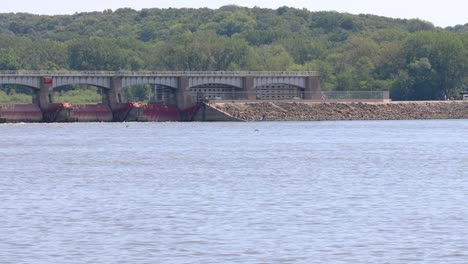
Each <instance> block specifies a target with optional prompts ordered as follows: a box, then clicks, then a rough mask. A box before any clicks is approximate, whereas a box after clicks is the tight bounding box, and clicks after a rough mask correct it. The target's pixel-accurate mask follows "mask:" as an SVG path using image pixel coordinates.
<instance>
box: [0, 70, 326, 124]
mask: <svg viewBox="0 0 468 264" xmlns="http://www.w3.org/2000/svg"><path fill="white" fill-rule="evenodd" d="M5 85H16V86H22V87H28V88H30V89H31V90H32V91H33V92H32V94H33V96H32V102H31V104H22V105H19V104H2V105H0V122H74V121H75V122H96V121H97V122H110V121H117V122H122V121H186V120H197V119H196V117H197V112H199V110H200V108H202V106H203V103H204V102H206V101H210V100H229V101H257V100H317V99H321V93H320V91H321V90H320V73H319V72H226V71H225V72H171V71H166V72H162V71H161V72H157V71H152V72H143V71H139V72H120V71H119V72H113V71H70V72H68V71H67V72H62V71H2V72H0V86H5ZM70 85H89V86H95V87H97V88H100V89H101V90H102V102H100V103H98V104H89V105H73V104H70V103H66V102H61V103H58V102H56V101H55V96H54V90H55V89H58V88H60V87H65V86H70ZM136 85H152V87H153V89H154V98H152V100H151V101H150V103H148V104H142V103H139V102H134V101H130V100H128V99H127V98H126V97H125V89H127V88H129V87H132V86H136ZM198 116H200V115H198Z"/></svg>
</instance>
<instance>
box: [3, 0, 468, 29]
mask: <svg viewBox="0 0 468 264" xmlns="http://www.w3.org/2000/svg"><path fill="white" fill-rule="evenodd" d="M228 4H235V5H239V6H248V7H253V6H259V7H268V8H278V7H280V6H291V7H298V8H307V9H308V10H310V11H323V10H335V11H339V12H348V13H352V14H360V13H364V14H374V15H381V16H387V17H395V18H420V19H423V20H426V21H430V22H432V23H434V24H435V25H436V26H441V27H446V26H454V25H457V24H466V23H468V11H467V10H468V1H466V0H443V1H442V0H437V1H435V0H393V1H379V0H321V1H313V0H289V1H288V0H204V1H192V0H190V1H189V0H174V1H170V0H152V1H151V0H133V1H132V0H79V1H66V0H5V1H2V3H1V4H0V13H9V12H27V13H33V14H46V15H55V14H74V13H76V12H88V11H103V10H105V9H112V10H115V9H118V8H122V7H130V8H133V9H136V10H140V9H142V8H154V7H158V8H167V7H176V8H179V7H193V8H198V7H209V8H218V7H220V6H223V5H228Z"/></svg>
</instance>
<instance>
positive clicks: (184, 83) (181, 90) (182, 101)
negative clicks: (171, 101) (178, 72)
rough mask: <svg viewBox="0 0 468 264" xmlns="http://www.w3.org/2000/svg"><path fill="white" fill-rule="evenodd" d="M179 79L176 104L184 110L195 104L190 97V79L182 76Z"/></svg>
mask: <svg viewBox="0 0 468 264" xmlns="http://www.w3.org/2000/svg"><path fill="white" fill-rule="evenodd" d="M178 79H179V80H178V89H177V95H176V104H177V107H178V108H179V109H181V110H183V109H185V108H187V107H189V106H192V105H193V104H194V103H195V102H193V100H192V97H191V95H190V83H189V77H187V76H180V77H179V78H178Z"/></svg>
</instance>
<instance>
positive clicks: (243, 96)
mask: <svg viewBox="0 0 468 264" xmlns="http://www.w3.org/2000/svg"><path fill="white" fill-rule="evenodd" d="M192 98H193V100H194V101H198V102H201V101H207V100H208V101H219V100H231V101H235V100H249V101H251V100H258V101H262V100H263V101H281V100H313V101H323V102H333V101H374V100H375V101H380V100H388V99H390V93H389V92H388V91H317V92H303V91H298V92H294V91H282V90H271V91H265V90H261V91H259V90H257V91H256V93H247V92H244V91H232V92H230V91H229V92H225V91H222V92H213V93H204V92H197V93H192Z"/></svg>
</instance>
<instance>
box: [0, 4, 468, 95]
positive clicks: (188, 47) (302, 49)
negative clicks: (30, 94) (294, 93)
mask: <svg viewBox="0 0 468 264" xmlns="http://www.w3.org/2000/svg"><path fill="white" fill-rule="evenodd" d="M467 65H468V24H466V25H457V26H454V27H449V28H446V29H442V28H437V27H434V26H433V25H432V24H431V23H429V22H425V21H421V20H406V19H390V18H385V17H379V16H373V15H351V14H345V13H337V12H310V11H307V10H305V9H295V8H289V7H281V8H278V9H276V10H272V9H264V8H257V7H256V8H244V7H238V6H232V5H231V6H224V7H221V8H219V9H216V10H212V9H207V8H201V9H157V8H154V9H143V10H141V11H135V10H132V9H128V8H125V9H118V10H116V11H111V10H106V11H104V12H92V13H77V14H75V15H65V16H64V15H61V16H39V15H31V14H24V13H18V14H0V70H20V69H24V70H39V69H40V70H184V71H185V70H200V71H204V70H216V71H217V70H258V71H261V70H281V71H282V70H301V71H302V70H318V71H320V72H321V74H322V87H323V89H325V90H390V91H391V96H392V98H393V99H395V100H438V99H448V98H458V97H459V94H460V91H461V90H465V89H466V88H467V86H468V68H467ZM78 90H79V91H80V92H81V96H83V94H86V95H87V97H86V96H85V97H86V98H84V97H83V98H81V99H78V100H76V101H79V102H92V101H93V102H94V101H95V100H99V98H100V95H99V94H98V93H96V90H94V91H92V93H94V94H91V92H89V91H88V90H86V89H78ZM150 90H151V89H149V88H138V89H136V90H135V91H133V92H130V93H136V94H138V96H137V97H143V98H144V97H145V96H146V94H147V93H148V91H150ZM2 91H3V93H0V99H1V98H4V96H6V95H7V94H9V91H5V89H3V90H2ZM88 93H89V94H88ZM70 96H72V97H73V98H75V99H76V98H77V97H80V95H79V93H77V92H73V91H62V93H61V94H59V95H58V97H59V98H60V99H61V100H71V99H73V98H70ZM1 100H4V99H1Z"/></svg>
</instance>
